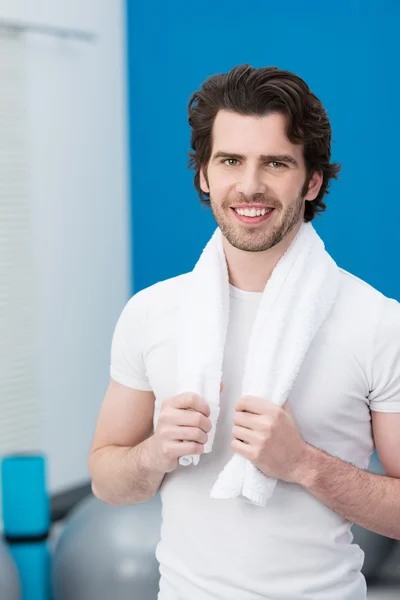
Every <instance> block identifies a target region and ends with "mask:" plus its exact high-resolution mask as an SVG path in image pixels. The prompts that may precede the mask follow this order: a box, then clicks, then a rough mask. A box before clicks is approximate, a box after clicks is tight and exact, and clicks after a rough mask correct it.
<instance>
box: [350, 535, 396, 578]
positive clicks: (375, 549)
mask: <svg viewBox="0 0 400 600" xmlns="http://www.w3.org/2000/svg"><path fill="white" fill-rule="evenodd" d="M351 530H352V533H353V536H354V540H353V543H354V544H358V545H359V546H360V548H361V549H362V550H363V551H364V554H365V558H364V564H363V567H362V569H361V570H362V573H363V575H364V577H365V578H366V579H372V578H373V577H377V576H378V575H379V572H380V569H381V568H382V567H383V565H384V564H385V562H386V561H387V560H388V559H389V557H390V555H391V554H392V552H393V550H394V547H395V543H396V541H395V540H394V539H392V538H388V537H385V536H383V535H379V534H378V533H374V532H373V531H369V530H368V529H364V528H363V527H360V526H359V525H353V527H352V529H351Z"/></svg>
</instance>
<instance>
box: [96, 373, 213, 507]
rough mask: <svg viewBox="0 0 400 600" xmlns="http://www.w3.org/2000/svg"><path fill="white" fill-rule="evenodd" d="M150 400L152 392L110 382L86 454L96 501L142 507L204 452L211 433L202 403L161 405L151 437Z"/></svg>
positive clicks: (183, 400)
mask: <svg viewBox="0 0 400 600" xmlns="http://www.w3.org/2000/svg"><path fill="white" fill-rule="evenodd" d="M154 400H155V399H154V394H153V393H152V392H143V391H138V390H133V389H131V388H128V387H125V386H124V385H121V384H120V383H117V382H116V381H113V380H111V382H110V385H109V388H108V390H107V393H106V395H105V398H104V402H103V405H102V408H101V410H100V414H99V418H98V422H97V426H96V431H95V435H94V440H93V443H92V448H91V450H90V454H89V471H90V474H91V477H92V489H93V493H94V494H95V495H96V496H97V497H98V498H100V500H103V501H104V502H107V503H109V504H138V503H139V502H146V500H149V499H150V498H152V497H153V496H154V495H155V494H156V493H157V491H158V490H159V488H160V485H161V483H162V480H163V478H164V476H165V474H166V473H169V472H171V471H173V470H174V469H176V467H177V466H178V460H179V458H180V457H181V456H185V455H189V454H202V453H203V452H204V445H205V444H206V442H207V439H208V433H209V431H210V430H211V422H210V420H209V419H208V416H209V414H210V410H209V407H208V405H207V403H206V402H205V401H204V399H203V398H201V397H200V396H197V395H196V394H192V393H190V392H188V393H184V394H179V395H178V396H174V397H172V398H168V399H166V400H164V402H163V403H162V405H161V410H160V413H159V416H158V421H157V427H156V429H155V431H154V432H153V414H154ZM188 409H191V410H188Z"/></svg>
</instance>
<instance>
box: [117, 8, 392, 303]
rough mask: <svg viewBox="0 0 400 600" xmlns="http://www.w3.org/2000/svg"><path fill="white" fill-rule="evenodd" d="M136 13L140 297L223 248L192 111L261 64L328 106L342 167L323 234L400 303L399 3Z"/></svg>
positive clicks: (131, 15) (135, 218)
mask: <svg viewBox="0 0 400 600" xmlns="http://www.w3.org/2000/svg"><path fill="white" fill-rule="evenodd" d="M246 6H248V7H249V9H248V10H246ZM155 7H156V8H155ZM250 7H251V8H250ZM127 11H128V65H129V67H128V68H129V102H130V161H131V194H132V251H133V272H134V291H135V292H136V291H138V290H140V289H142V288H144V287H147V286H149V285H151V284H152V283H154V282H156V281H158V280H162V279H166V278H168V277H172V276H175V275H178V274H179V273H182V272H185V271H188V270H190V269H191V268H192V267H193V265H194V263H195V262H196V260H197V258H198V256H199V253H200V251H201V250H202V248H203V246H204V244H205V243H206V241H207V239H208V238H209V236H210V235H211V232H212V231H213V229H214V227H215V223H214V221H213V219H212V216H211V213H210V212H209V211H208V210H207V209H206V208H204V207H203V206H202V205H200V202H199V200H198V199H197V195H196V192H195V190H194V187H193V173H192V172H191V171H189V170H188V169H187V150H188V148H189V134H190V132H189V126H188V124H187V111H186V109H187V103H188V100H189V97H190V95H191V93H192V92H193V91H194V90H196V89H198V87H199V86H200V84H201V82H202V81H203V80H204V79H205V78H207V77H208V76H210V75H212V74H214V73H219V72H225V71H228V70H230V69H231V68H232V67H234V66H236V65H237V64H241V63H249V64H251V65H252V66H254V67H261V66H267V65H274V66H278V67H279V68H282V69H288V70H290V71H294V72H295V73H297V74H298V75H300V76H301V77H303V78H304V79H305V80H306V81H307V83H308V84H309V85H310V87H311V89H312V90H313V91H314V93H315V94H316V95H317V96H319V97H320V99H321V100H322V102H323V104H324V106H325V107H326V109H327V111H328V114H329V116H330V119H331V123H332V128H333V138H334V143H333V160H335V161H338V162H340V163H342V165H343V167H342V171H341V174H340V180H339V181H334V182H333V184H332V186H331V190H332V192H331V194H330V195H329V196H327V199H326V200H327V204H328V210H327V212H326V213H325V214H324V215H323V216H322V217H320V218H319V219H317V221H315V226H316V229H317V230H318V231H319V233H320V234H321V236H322V237H323V239H324V240H325V243H326V246H327V249H328V251H329V252H331V254H332V256H333V257H334V258H335V260H336V261H337V262H338V263H339V265H340V266H342V267H343V268H345V269H347V270H349V271H351V272H352V273H354V274H355V275H357V276H359V277H361V278H362V279H365V280H366V281H368V282H369V283H371V284H372V285H373V286H375V287H377V288H378V289H380V290H381V291H383V292H384V293H385V294H386V295H388V296H391V297H396V298H397V299H399V300H400V277H399V275H398V267H397V265H398V259H399V256H400V250H399V242H398V232H399V226H400V194H399V179H398V176H397V173H398V172H399V166H398V161H399V158H398V156H399V152H398V147H399V143H400V119H399V118H398V110H399V102H398V97H399V93H400V83H399V62H400V61H399V59H400V51H399V45H398V36H399V33H398V23H399V22H400V3H398V2H397V0H379V1H378V0H370V1H368V0H364V1H361V0H359V1H358V0H357V1H356V0H347V1H343V0H339V1H336V2H335V3H334V4H333V3H330V2H329V3H328V2H326V3H322V2H316V1H309V2H307V3H299V2H297V0H296V2H294V1H290V0H289V1H286V2H283V3H277V2H267V1H265V0H264V1H260V0H253V2H249V3H243V2H238V1H236V0H230V1H225V0H223V1H221V0H220V1H219V2H216V1H215V0H214V1H213V2H210V1H209V0H203V1H202V2H199V3H190V2H187V0H186V1H183V0H174V1H173V2H172V1H170V2H161V1H159V0H153V1H152V2H149V3H145V2H139V1H138V2H134V1H133V0H128V2H127Z"/></svg>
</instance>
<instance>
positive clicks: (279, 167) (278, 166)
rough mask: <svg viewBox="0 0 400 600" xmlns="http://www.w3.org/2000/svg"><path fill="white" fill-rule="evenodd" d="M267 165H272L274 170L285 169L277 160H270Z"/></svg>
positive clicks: (283, 164)
mask: <svg viewBox="0 0 400 600" xmlns="http://www.w3.org/2000/svg"><path fill="white" fill-rule="evenodd" d="M268 164H269V165H273V167H274V169H282V168H284V167H286V165H285V163H283V162H280V161H279V160H272V161H271V162H270V163H268Z"/></svg>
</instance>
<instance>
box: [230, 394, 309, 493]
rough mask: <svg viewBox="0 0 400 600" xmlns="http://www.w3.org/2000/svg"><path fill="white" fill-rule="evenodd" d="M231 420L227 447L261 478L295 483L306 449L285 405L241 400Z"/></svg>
mask: <svg viewBox="0 0 400 600" xmlns="http://www.w3.org/2000/svg"><path fill="white" fill-rule="evenodd" d="M235 408H236V412H235V415H234V418H233V423H234V427H233V429H232V434H233V437H234V440H233V442H232V444H231V447H232V449H233V450H235V452H237V453H238V454H241V455H242V456H244V457H245V458H247V459H249V460H250V461H251V462H252V463H253V464H254V465H255V466H256V467H258V468H259V469H260V470H261V471H262V472H263V473H265V475H268V476H270V477H273V478H274V479H282V480H283V481H288V482H291V483H298V482H299V477H300V473H301V471H302V465H303V461H304V460H306V457H307V456H308V450H309V445H308V444H307V443H306V442H305V441H304V440H303V438H302V437H301V435H300V433H299V431H298V429H297V427H296V424H295V422H294V419H293V416H292V412H291V410H290V406H289V404H288V402H285V404H284V405H283V407H282V408H280V407H279V406H276V405H275V404H273V403H272V402H268V401H266V400H263V399H262V398H257V397H255V396H242V398H240V400H239V402H238V403H237V405H236V407H235Z"/></svg>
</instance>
